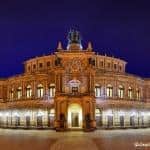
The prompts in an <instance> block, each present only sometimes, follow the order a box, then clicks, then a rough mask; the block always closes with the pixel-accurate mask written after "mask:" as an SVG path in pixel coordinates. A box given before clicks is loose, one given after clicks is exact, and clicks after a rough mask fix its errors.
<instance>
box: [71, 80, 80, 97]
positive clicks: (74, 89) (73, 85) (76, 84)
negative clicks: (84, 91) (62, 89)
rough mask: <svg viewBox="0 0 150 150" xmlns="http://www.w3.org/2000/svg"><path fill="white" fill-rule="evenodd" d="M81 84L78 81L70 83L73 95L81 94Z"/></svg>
mask: <svg viewBox="0 0 150 150" xmlns="http://www.w3.org/2000/svg"><path fill="white" fill-rule="evenodd" d="M80 84H81V83H80V81H79V80H76V79H73V80H71V81H69V86H70V89H71V93H72V94H77V93H78V92H79V87H80Z"/></svg>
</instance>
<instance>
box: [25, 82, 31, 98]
mask: <svg viewBox="0 0 150 150" xmlns="http://www.w3.org/2000/svg"><path fill="white" fill-rule="evenodd" d="M26 96H27V98H30V97H31V96H32V88H31V85H28V86H27V88H26Z"/></svg>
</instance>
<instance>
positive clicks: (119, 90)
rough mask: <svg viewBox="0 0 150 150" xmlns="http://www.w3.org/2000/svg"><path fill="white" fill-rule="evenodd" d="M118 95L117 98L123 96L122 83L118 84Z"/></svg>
mask: <svg viewBox="0 0 150 150" xmlns="http://www.w3.org/2000/svg"><path fill="white" fill-rule="evenodd" d="M118 97H119V98H123V97H124V88H123V86H122V85H119V88H118Z"/></svg>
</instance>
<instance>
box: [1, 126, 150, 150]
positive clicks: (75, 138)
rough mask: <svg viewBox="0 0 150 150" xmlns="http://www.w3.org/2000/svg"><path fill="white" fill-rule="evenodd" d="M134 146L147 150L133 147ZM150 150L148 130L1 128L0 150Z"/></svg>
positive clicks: (149, 132) (149, 133) (149, 131)
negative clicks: (140, 145) (137, 145)
mask: <svg viewBox="0 0 150 150" xmlns="http://www.w3.org/2000/svg"><path fill="white" fill-rule="evenodd" d="M135 143H143V144H149V147H142V148H139V147H135ZM139 149H140V150H150V129H128V130H96V131H95V132H90V133H85V132H82V131H69V132H55V131H52V130H9V129H0V150H139Z"/></svg>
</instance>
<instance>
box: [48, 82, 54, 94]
mask: <svg viewBox="0 0 150 150" xmlns="http://www.w3.org/2000/svg"><path fill="white" fill-rule="evenodd" d="M49 96H50V97H54V96H55V84H50V85H49Z"/></svg>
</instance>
